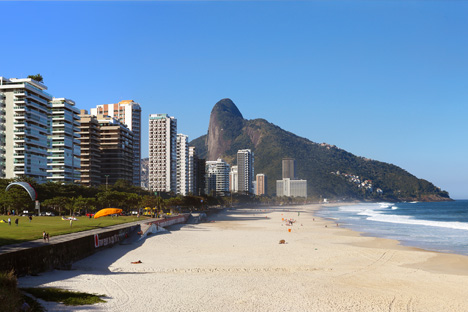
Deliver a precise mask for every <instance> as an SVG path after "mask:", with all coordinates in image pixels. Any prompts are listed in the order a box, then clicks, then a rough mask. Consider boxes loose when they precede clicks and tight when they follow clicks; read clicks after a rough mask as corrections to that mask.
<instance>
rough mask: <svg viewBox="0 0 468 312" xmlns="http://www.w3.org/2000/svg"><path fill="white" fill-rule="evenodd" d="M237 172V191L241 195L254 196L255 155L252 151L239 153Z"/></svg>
mask: <svg viewBox="0 0 468 312" xmlns="http://www.w3.org/2000/svg"><path fill="white" fill-rule="evenodd" d="M237 172H238V180H237V185H238V186H237V191H238V192H239V193H245V194H253V187H252V181H253V180H254V153H252V151H251V150H250V149H244V150H239V151H237Z"/></svg>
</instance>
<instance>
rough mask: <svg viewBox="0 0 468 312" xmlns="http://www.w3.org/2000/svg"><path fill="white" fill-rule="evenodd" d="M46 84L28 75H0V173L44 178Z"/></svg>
mask: <svg viewBox="0 0 468 312" xmlns="http://www.w3.org/2000/svg"><path fill="white" fill-rule="evenodd" d="M44 90H47V87H46V86H45V85H44V84H42V83H40V82H38V81H35V80H33V79H31V78H22V79H16V78H11V79H8V78H4V77H0V177H2V178H7V179H10V178H15V177H23V176H29V177H31V178H34V179H35V180H36V181H37V182H38V183H44V182H46V181H47V175H48V173H47V150H48V148H49V146H50V139H49V138H48V137H49V135H50V132H51V130H50V125H49V122H50V114H51V111H50V108H51V104H50V100H52V96H51V95H50V94H48V93H47V92H45V91H44Z"/></svg>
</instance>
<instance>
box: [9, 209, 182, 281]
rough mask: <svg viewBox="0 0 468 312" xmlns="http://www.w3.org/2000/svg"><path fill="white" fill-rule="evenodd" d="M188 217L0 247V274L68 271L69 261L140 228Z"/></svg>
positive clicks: (83, 256)
mask: <svg viewBox="0 0 468 312" xmlns="http://www.w3.org/2000/svg"><path fill="white" fill-rule="evenodd" d="M188 217H189V215H188V214H187V215H181V216H176V217H170V218H166V219H161V220H154V219H153V220H149V221H147V222H146V221H140V222H132V223H127V224H121V225H117V226H112V227H107V228H103V229H99V230H91V231H84V232H78V233H72V234H66V235H61V236H55V237H52V238H51V240H50V243H44V242H43V240H42V239H41V240H36V241H32V242H26V243H23V244H18V245H9V246H2V247H1V248H0V271H10V270H11V269H13V270H15V272H16V274H17V275H19V276H23V275H30V274H37V273H39V272H44V271H49V270H53V269H70V268H71V265H72V263H73V262H76V261H78V260H81V259H83V258H86V257H88V256H90V255H92V254H94V253H95V252H97V251H99V250H101V249H103V248H107V247H111V246H113V245H115V244H118V243H119V242H121V241H123V240H124V239H125V238H127V237H129V236H130V235H132V234H134V233H136V232H138V231H140V229H141V226H142V225H145V227H148V226H149V227H150V228H151V227H152V226H154V225H157V227H158V228H159V227H164V226H169V225H172V224H178V223H185V222H186V221H187V219H188Z"/></svg>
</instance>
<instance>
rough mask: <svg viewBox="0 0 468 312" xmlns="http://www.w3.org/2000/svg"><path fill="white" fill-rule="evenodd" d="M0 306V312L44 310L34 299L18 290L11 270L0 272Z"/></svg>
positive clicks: (37, 311) (39, 311)
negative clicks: (0, 310) (0, 308)
mask: <svg viewBox="0 0 468 312" xmlns="http://www.w3.org/2000/svg"><path fill="white" fill-rule="evenodd" d="M0 304H1V307H2V311H23V310H24V311H26V310H25V309H23V308H26V307H28V310H27V311H32V312H43V311H44V308H43V307H42V306H41V304H39V303H38V302H37V301H36V300H35V299H33V298H31V297H29V296H27V295H25V294H23V293H22V292H21V290H20V289H18V280H17V277H16V275H15V272H14V271H13V270H11V271H8V272H0Z"/></svg>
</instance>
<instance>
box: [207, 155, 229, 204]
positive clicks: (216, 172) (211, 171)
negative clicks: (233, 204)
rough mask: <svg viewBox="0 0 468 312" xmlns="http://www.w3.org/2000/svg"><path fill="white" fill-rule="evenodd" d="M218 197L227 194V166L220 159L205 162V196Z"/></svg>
mask: <svg viewBox="0 0 468 312" xmlns="http://www.w3.org/2000/svg"><path fill="white" fill-rule="evenodd" d="M212 192H215V193H216V194H218V195H227V194H228V193H229V164H228V163H226V162H225V161H224V160H222V159H221V158H218V160H216V161H214V160H213V161H207V162H206V194H211V193H212Z"/></svg>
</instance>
